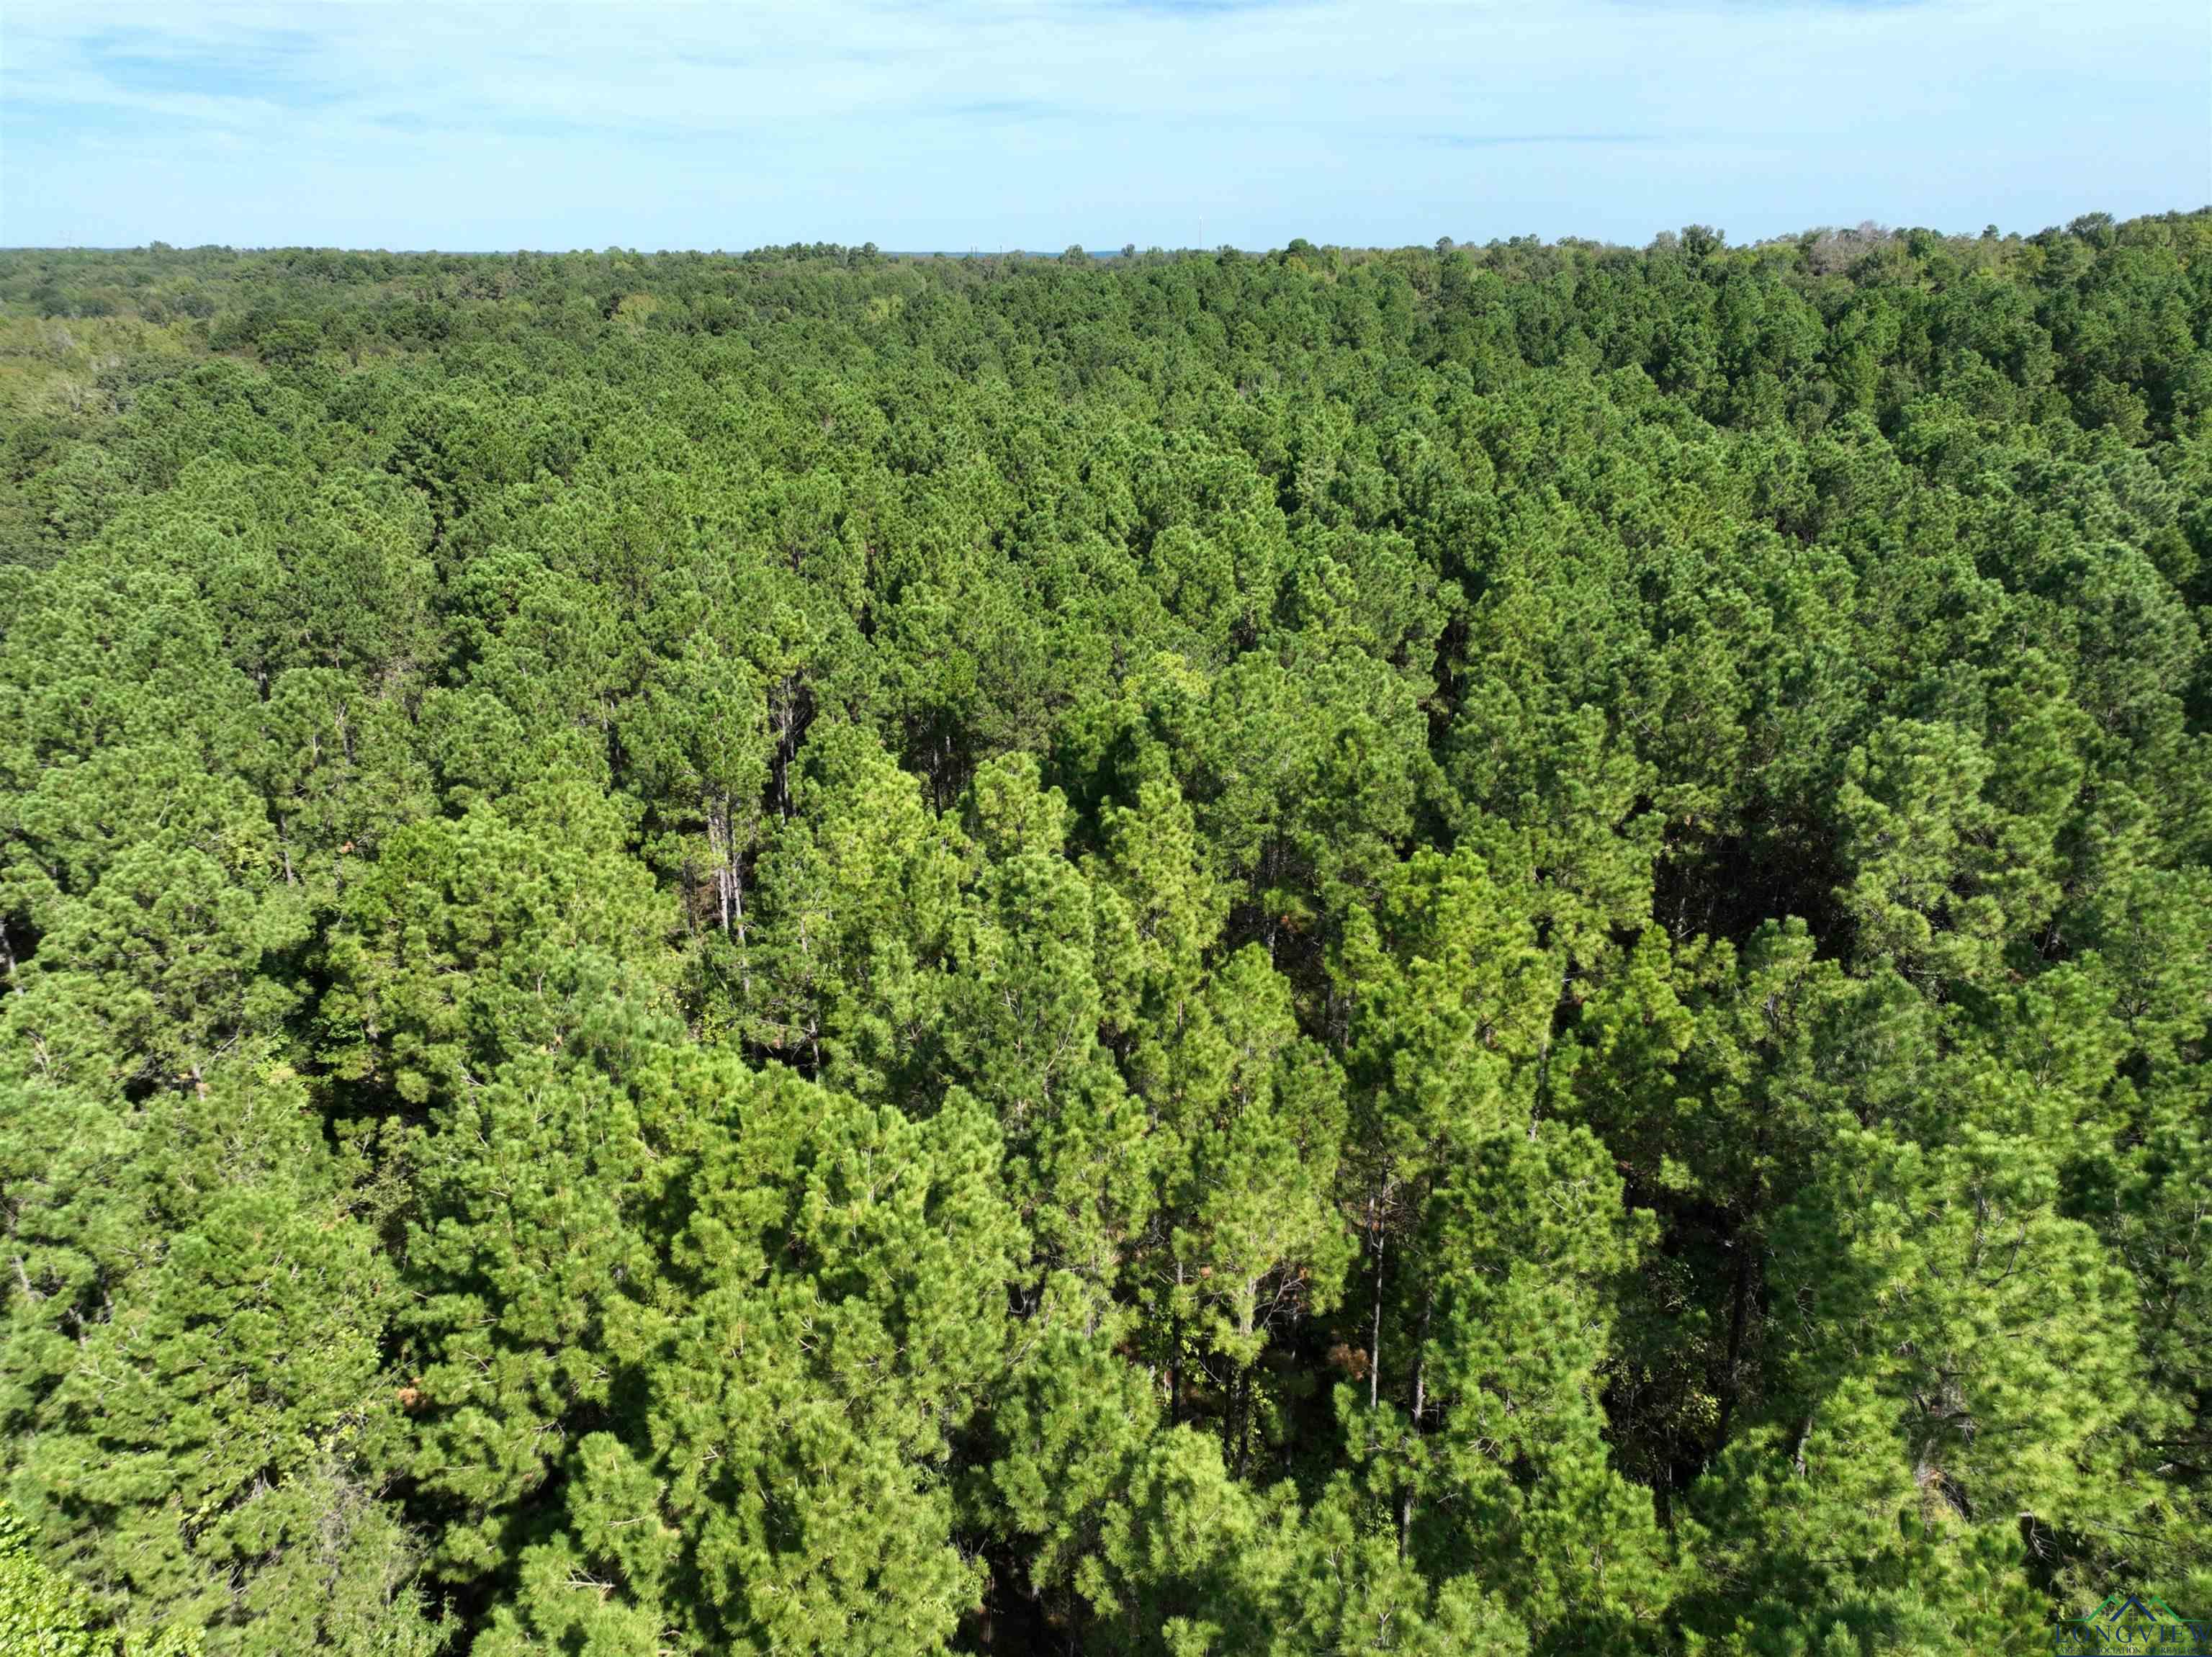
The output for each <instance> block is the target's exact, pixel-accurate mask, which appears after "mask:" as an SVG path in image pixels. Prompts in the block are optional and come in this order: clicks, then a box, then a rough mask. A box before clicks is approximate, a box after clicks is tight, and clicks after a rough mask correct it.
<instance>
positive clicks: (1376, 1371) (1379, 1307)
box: [1367, 1203, 1383, 1410]
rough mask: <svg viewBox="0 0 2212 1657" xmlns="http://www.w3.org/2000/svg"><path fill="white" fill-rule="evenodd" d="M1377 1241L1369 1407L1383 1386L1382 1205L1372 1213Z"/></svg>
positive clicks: (1369, 1344) (1369, 1339)
mask: <svg viewBox="0 0 2212 1657" xmlns="http://www.w3.org/2000/svg"><path fill="white" fill-rule="evenodd" d="M1371 1212H1372V1214H1373V1219H1372V1221H1371V1224H1370V1230H1371V1234H1372V1236H1373V1237H1374V1240H1375V1326H1374V1329H1373V1330H1372V1331H1371V1332H1370V1334H1369V1336H1368V1337H1367V1407H1368V1408H1369V1409H1370V1410H1372V1409H1374V1408H1375V1407H1376V1404H1378V1403H1379V1402H1381V1399H1382V1386H1383V1216H1382V1212H1381V1204H1379V1203H1378V1204H1377V1205H1376V1208H1375V1209H1373V1210H1372V1211H1371Z"/></svg>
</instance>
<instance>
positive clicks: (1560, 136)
mask: <svg viewBox="0 0 2212 1657" xmlns="http://www.w3.org/2000/svg"><path fill="white" fill-rule="evenodd" d="M1427 142H1428V143H1440V144H1443V146H1444V147H1445V148H1446V149H1504V148H1507V147H1508V146H1513V145H1522V144H1555V143H1607V144H1644V143H1666V142H1667V140H1666V139H1665V138H1663V137H1661V136H1660V135H1659V134H1657V133H1656V132H1431V133H1430V134H1429V135H1428V137H1427Z"/></svg>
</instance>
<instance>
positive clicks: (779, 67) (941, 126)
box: [0, 0, 2212, 250]
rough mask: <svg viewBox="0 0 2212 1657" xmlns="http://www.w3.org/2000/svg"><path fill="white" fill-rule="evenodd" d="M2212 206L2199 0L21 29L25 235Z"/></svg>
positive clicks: (11, 208) (1394, 232)
mask: <svg viewBox="0 0 2212 1657" xmlns="http://www.w3.org/2000/svg"><path fill="white" fill-rule="evenodd" d="M2208 201H2212V4H2208V3H2207V0H1464V3H1454V0H1358V3H1324V0H1314V3H1280V0H1135V3H1132V0H1004V3H999V0H957V3H956V0H942V3H939V0H899V3H887V4H845V3H834V0H763V3H756V4H728V5H704V4H700V5H685V6H671V7H661V6H650V5H643V4H611V3H610V4H601V5H588V6H575V7H568V8H549V7H544V6H524V5H520V4H507V5H469V4H458V5H457V4H451V3H439V4H432V3H427V0H416V3H409V4H405V5H385V4H374V5H367V4H364V5H355V4H340V3H304V4H303V3H295V4H289V5H265V4H264V5H236V6H220V7H218V6H210V5H194V4H191V3H185V0H171V3H167V4H164V5H161V6H147V7H124V6H112V5H103V4H99V3H86V0H76V3H73V4H69V5H46V4H43V3H33V0H0V243H7V244H11V245H22V244H27V243H28V244H45V245H51V244H57V243H73V244H90V245H100V246H118V245H131V244H137V243H142V242H145V241H150V240H155V239H160V240H163V241H171V242H174V243H178V244H179V245H187V244H195V243H200V242H210V241H213V242H229V243H232V244H234V245H238V246H258V245H268V244H274V243H310V244H317V245H343V246H349V247H451V248H493V247H607V246H623V247H639V248H645V249H653V248H660V247H726V248H738V247H754V246H757V245H760V244H762V243H764V242H780V241H817V240H818V241H849V242H860V241H874V242H876V243H878V245H879V246H882V247H893V248H950V249H955V250H965V249H967V248H969V247H977V248H982V249H987V250H988V249H996V248H1000V247H1031V248H1046V249H1058V248H1060V247H1065V246H1066V245H1067V244H1068V243H1070V242H1081V243H1082V244H1083V245H1085V246H1086V247H1093V248H1103V247H1119V246H1121V244H1122V243H1124V242H1130V241H1133V242H1135V243H1137V244H1139V246H1153V245H1158V246H1162V247H1179V246H1193V247H1212V246H1216V245H1218V244H1221V243H1225V242H1230V243H1235V244H1237V245H1238V246H1242V247H1275V246H1279V245H1281V244H1282V243H1284V242H1285V241H1288V240H1289V239H1290V238H1291V237H1292V236H1298V235H1303V236H1305V237H1308V238H1310V240H1313V241H1334V242H1344V243H1374V244H1402V243H1406V242H1413V241H1424V242H1425V241H1434V240H1435V239H1436V238H1437V236H1439V235H1450V236H1454V237H1456V238H1458V239H1459V240H1461V241H1487V240H1488V239H1490V238H1491V237H1492V236H1506V235H1520V234H1527V233H1534V234H1536V235H1542V236H1547V237H1553V236H1559V235H1587V236H1596V237H1602V238H1606V239H1609V240H1614V241H1627V242H1632V243H1638V244H1640V243H1642V242H1644V241H1649V240H1650V237H1651V236H1652V235H1653V234H1654V233H1655V232H1656V231H1658V230H1661V229H1663V228H1674V227H1677V226H1680V225H1682V224H1686V223H1692V222H1700V223H1708V224H1713V225H1717V226H1719V227H1721V228H1724V229H1725V230H1727V232H1728V233H1729V235H1730V236H1731V238H1733V239H1735V240H1737V241H1746V240H1751V239H1755V238H1757V237H1760V236H1767V235H1781V234H1784V233H1786V232H1789V231H1792V230H1796V229H1802V228H1807V227H1808V226H1812V225H1816V224H1849V223H1856V222H1859V221H1861V220H1863V219H1875V220H1878V221H1881V222H1885V223H1891V224H1914V225H1930V226H1934V227H1936V228H1943V229H1951V230H1969V231H1977V230H1979V229H1980V228H1982V227H1983V226H1984V224H1987V223H1992V222H1994V223H1996V224H1997V225H1999V226H2001V227H2002V228H2005V229H2008V230H2034V229H2038V228H2041V227H2042V226H2044V225H2046V224H2051V223H2057V222H2064V221H2065V220H2067V219H2069V218H2071V217H2072V216H2075V214H2077V213H2081V212H2086V211H2090V210H2105V211H2109V212H2112V213H2115V214H2119V215H2128V214H2133V213H2140V212H2147V211H2154V210H2163V209H2166V208H2173V207H2195V206H2201V205H2203V204H2206V203H2207V202H2208Z"/></svg>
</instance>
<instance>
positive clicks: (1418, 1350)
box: [1398, 1285, 1437, 1559]
mask: <svg viewBox="0 0 2212 1657" xmlns="http://www.w3.org/2000/svg"><path fill="white" fill-rule="evenodd" d="M1436 1309H1437V1291H1436V1289H1435V1288H1434V1286H1433V1285H1431V1287H1430V1288H1428V1289H1426V1290H1425V1291H1424V1292H1423V1294H1422V1295H1421V1333H1420V1338H1419V1343H1418V1344H1417V1345H1416V1346H1415V1347H1414V1349H1413V1436H1414V1438H1415V1439H1416V1440H1418V1439H1419V1437H1420V1435H1421V1412H1422V1410H1425V1409H1426V1408H1427V1407H1428V1401H1429V1319H1430V1318H1431V1316H1433V1315H1434V1313H1435V1312H1436ZM1412 1532H1413V1480H1411V1479H1410V1478H1409V1479H1407V1481H1406V1483H1405V1485H1404V1487H1403V1488H1402V1489H1401V1490H1400V1491H1399V1492H1398V1557H1399V1558H1401V1559H1403V1558H1404V1557H1405V1556H1406V1538H1407V1537H1408V1536H1409V1535H1410V1534H1411V1533H1412Z"/></svg>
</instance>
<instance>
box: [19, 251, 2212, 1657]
mask: <svg viewBox="0 0 2212 1657" xmlns="http://www.w3.org/2000/svg"><path fill="white" fill-rule="evenodd" d="M2208 365H2212V217H2208V216H2206V215H2204V214H2203V213H2197V214H2191V215H2169V216H2160V217H2149V218H2143V219H2139V220H2136V221H2132V222H2126V223H2114V222H2112V221H2110V220H2108V219H2106V218H2103V217H2101V216H2092V217H2091V218H2088V219H2085V220H2083V221H2081V222H2077V223H2076V224H2075V225H2074V226H2072V227H2069V228H2066V229H2063V230H2051V231H2046V232H2044V233H2042V234H2041V235H2036V236H2033V237H2027V238H2021V237H2010V238H2004V237H1997V236H1995V235H1991V236H1989V237H1984V238H1982V239H1979V240H1975V241H1965V240H1959V239H1952V238H1946V237H1942V236H1938V235H1933V234H1931V233H1929V232H1925V231H1911V232H1906V233H1901V234H1892V233H1887V232H1875V231H1871V230H1864V229H1863V230H1860V231H1854V232H1845V233H1832V232H1815V233H1812V234H1809V235H1806V236H1803V237H1798V238H1792V239H1790V240H1788V241H1780V242H1776V243H1771V244H1766V245H1764V246H1759V247H1729V246H1728V245H1727V244H1726V243H1725V242H1724V241H1723V239H1722V238H1721V237H1720V236H1719V235H1717V233H1716V232H1713V231H1711V230H1708V229H1705V228H1699V227H1692V228H1690V229H1688V230H1686V231H1685V232H1683V233H1682V234H1681V235H1680V236H1668V237H1662V238H1661V239H1660V240H1659V241H1656V242H1655V243H1654V244H1653V245H1652V246H1651V247H1649V248H1647V249H1644V250H1642V251H1636V250H1631V249H1626V248H1618V247H1600V246H1597V245H1595V244H1590V243H1584V242H1566V243H1561V244H1559V245H1556V246H1545V245H1540V244H1537V243H1535V242H1534V241H1529V240H1527V239H1521V240H1516V241H1512V242H1508V243H1499V244H1494V245H1492V246H1490V247H1459V246H1455V245H1453V244H1451V243H1449V242H1448V241H1447V242H1444V243H1440V244H1439V245H1438V246H1437V247H1436V248H1435V249H1433V250H1431V249H1425V248H1416V249H1403V250H1375V251H1362V250H1356V249H1342V248H1321V247H1313V246H1311V245H1310V244H1308V243H1305V242H1304V241H1298V242H1294V243H1292V244H1291V247H1288V248H1287V249H1285V250H1283V251H1282V252H1281V253H1278V254H1271V255H1269V256H1267V257H1265V258H1254V257H1249V256H1245V255H1242V254H1237V253H1234V252H1233V251H1224V252H1221V253H1177V254H1169V253H1157V252H1156V253H1146V254H1143V255H1137V254H1136V253H1134V250H1133V249H1130V250H1125V252H1124V254H1123V256H1122V257H1121V258H1120V259H1092V258H1090V257H1088V256H1086V255H1085V254H1083V253H1082V252H1081V250H1079V249H1070V250H1069V252H1068V253H1066V255H1064V256H1063V257H1061V258H1059V259H1015V258H1012V257H1009V258H1007V259H967V260H952V259H904V258H897V257H893V256H887V255H884V254H882V253H878V252H877V251H876V250H875V249H873V248H872V247H867V248H860V249H848V248H833V247H791V248H784V249H780V250H764V251H763V252H761V253H754V254H748V255H744V256H743V257H739V258H729V257H723V256H719V255H718V256H714V257H708V256H705V255H698V254H661V255H656V256H653V257H645V256H641V255H638V254H635V253H624V252H621V251H619V250H611V251H609V252H607V253H577V254H563V255H557V256H540V255H535V254H519V255H514V256H513V257H504V256H501V257H494V256H438V255H411V254H410V255H394V254H384V253H340V252H331V251H308V250H298V249H293V250H273V251H266V252H248V253H238V252H234V251H231V250H228V249H216V248H206V249H198V250H194V251H191V252H181V253H180V252H178V251H176V250H173V249H166V248H155V249H149V250H143V251H130V252H118V253H91V252H76V253H55V252H46V251H39V250H12V251H6V252H0V1497H4V1501H5V1503H6V1507H5V1508H4V1509H0V1644H4V1645H6V1646H7V1647H8V1648H9V1650H14V1649H16V1648H22V1649H25V1650H27V1651H32V1652H40V1653H49V1654H52V1657H65V1654H66V1657H79V1654H94V1653H97V1654H100V1657H111V1654H130V1653H143V1654H159V1657H182V1654H185V1653H190V1652H201V1653H204V1654H207V1657H218V1654H232V1653H235V1654H241V1657H245V1654H273V1653H280V1652H282V1653H290V1652H294V1651H306V1650H315V1649H329V1650H332V1651H337V1652H343V1653H357V1654H362V1657H368V1654H377V1657H431V1654H434V1653H441V1652H456V1653H457V1652H462V1651H468V1652H480V1653H483V1654H501V1657H522V1654H526V1653H531V1654H534V1653H553V1652H559V1653H563V1654H571V1657H669V1654H696V1657H705V1654H708V1653H722V1652H757V1653H761V1654H769V1653H797V1652H823V1653H829V1652H839V1653H842V1652H847V1651H854V1652H871V1653H881V1654H886V1657H890V1654H899V1657H904V1654H907V1653H914V1652H927V1651H945V1650H969V1651H981V1650H994V1651H1002V1650H1039V1651H1045V1650H1052V1651H1068V1652H1074V1651H1082V1652H1090V1653H1115V1652H1126V1653H1148V1654H1157V1657H1196V1654H1201V1653H1204V1654H1216V1657H1232V1654H1233V1657H1244V1654H1266V1657H1301V1654H1319V1653H1323V1652H1350V1651H1363V1652H1365V1651H1372V1652H1383V1651H1390V1652H1408V1653H1434V1654H1438V1657H1442V1654H1445V1653H1462V1652H1476V1653H1497V1654H1514V1657H1567V1654H1580V1653H1585V1652H1604V1653H1617V1654H1639V1653H1649V1654H1653V1657H1659V1654H1667V1657H1692V1654H1706V1657H1844V1654H1859V1657H1874V1654H1879V1653H1888V1654H1924V1657H1937V1654H1949V1653H1963V1652H1974V1653H1979V1652H1987V1651H1999V1650H2007V1649H2013V1648H2021V1649H2026V1648H2029V1647H2031V1646H2033V1645H2035V1644H2037V1643H2039V1642H2040V1641H2042V1640H2044V1639H2046V1638H2047V1637H2048V1627H2049V1623H2050V1622H2051V1618H2052V1617H2054V1616H2057V1615H2059V1614H2063V1613H2074V1614H2078V1613H2079V1612H2080V1611H2082V1610H2083V1609H2086V1608H2087V1606H2089V1605H2094V1604H2096V1603H2097V1602H2098V1601H2099V1600H2100V1599H2103V1598H2104V1597H2105V1595H2106V1593H2110V1592H2112V1591H2114V1590H2116V1589H2118V1590H2127V1591H2133V1592H2142V1593H2155V1594H2158V1595H2160V1596H2162V1597H2164V1598H2165V1599H2166V1600H2167V1601H2168V1602H2170V1603H2172V1604H2173V1605H2177V1606H2180V1607H2182V1608H2184V1609H2185V1610H2190V1611H2196V1612H2197V1613H2198V1614H2200V1615H2201V1614H2203V1613H2205V1612H2206V1611H2208V1610H2212V1550H2208V1543H2207V1538H2208V1537H2212V1482H2208V1477H2207V1467H2208V1465H2212V1461H2208V1456H2212V1440H2208V1429H2207V1425H2206V1415H2205V1410H2206V1401H2207V1399H2208V1398H2212V1360H2208V1353H2212V1300H2208V1298H2207V1296H2208V1288H2207V1285H2208V1284H2212V1270H2208V1246H2212V1232H2208V1229H2207V1223H2206V1209H2205V1204H2204V1199H2203V1192H2204V1190H2205V1185H2206V1181H2207V1179H2212V1150H2208V1147H2212V1137H2208V1132H2207V1126H2206V1124H2207V1122H2208V1119H2212V1083H2208V1081H2207V1075H2208V1072H2207V1069H2206V1060H2207V1057H2208V1045H2212V729H2208V727H2207V721H2208V719H2209V718H2212V656H2208V654H2207V650H2208V642H2212V633H2208V631H2207V627H2206V619H2205V616H2206V612H2205V606H2206V604H2207V602H2208V601H2212V584H2208V576H2207V572H2208V571H2212V508H2208V506H2207V504H2206V503H2207V501H2208V500H2212V462H2208V455H2212V425H2208V422H2212V367H2209V366H2208Z"/></svg>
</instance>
